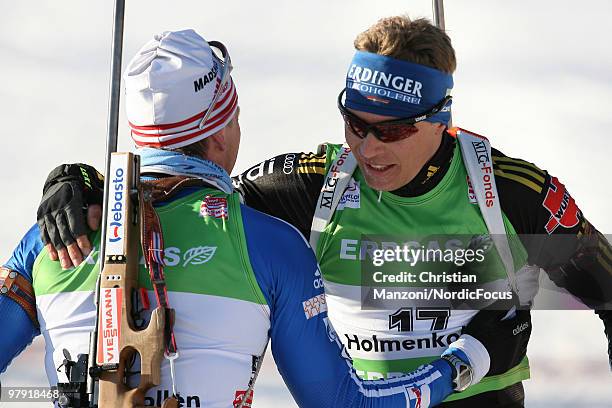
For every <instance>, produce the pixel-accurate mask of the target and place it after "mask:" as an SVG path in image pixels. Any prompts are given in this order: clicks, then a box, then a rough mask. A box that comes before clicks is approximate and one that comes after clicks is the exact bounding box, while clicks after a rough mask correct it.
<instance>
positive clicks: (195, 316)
mask: <svg viewBox="0 0 612 408" xmlns="http://www.w3.org/2000/svg"><path fill="white" fill-rule="evenodd" d="M211 46H212V47H215V48H218V49H220V50H221V51H222V54H223V57H224V59H223V60H222V59H220V58H218V57H217V56H216V55H215V54H214V52H213V51H212V49H211ZM230 70H231V62H230V59H229V54H228V53H227V51H226V50H225V47H224V46H223V45H222V44H221V43H217V42H212V41H211V42H210V43H207V42H206V41H205V40H204V39H203V38H202V37H200V36H199V35H198V34H196V33H195V32H194V31H193V30H184V31H176V32H164V33H162V34H160V35H157V36H155V38H154V39H153V40H151V41H150V42H148V43H147V44H146V45H145V46H144V47H143V48H141V49H140V51H139V52H138V54H137V55H136V56H135V57H134V58H133V59H132V60H131V62H130V63H129V65H128V67H127V70H126V72H125V75H124V80H125V85H126V108H127V118H128V120H129V121H130V126H131V127H132V132H133V133H132V134H133V137H134V141H135V142H136V144H137V146H139V149H137V153H138V154H139V155H140V158H141V168H140V174H141V177H142V183H143V184H144V185H146V186H149V187H148V188H150V189H151V191H153V192H157V193H156V194H155V196H156V197H158V199H156V201H155V202H154V204H155V205H156V206H157V207H156V210H155V211H156V212H157V214H158V217H159V220H160V223H161V230H162V239H160V238H159V235H156V236H151V239H149V238H148V236H147V235H145V234H146V233H143V236H147V239H146V242H154V244H150V245H156V247H155V248H154V249H155V250H156V252H155V254H157V255H154V256H147V261H146V263H147V264H149V263H151V262H156V263H157V264H158V265H160V266H161V267H163V268H164V269H165V284H164V286H163V288H167V294H166V293H165V292H166V290H165V289H164V290H161V291H160V289H159V288H160V286H159V281H160V279H159V278H158V276H159V275H156V279H155V282H154V283H155V290H153V286H152V283H151V278H150V277H149V274H148V273H147V271H146V269H145V265H144V264H145V259H144V258H143V260H142V261H141V264H142V267H141V270H140V275H139V281H140V286H141V287H144V288H147V289H148V292H145V293H148V295H143V299H142V302H139V304H141V305H142V307H144V308H145V309H147V307H146V306H145V305H147V304H148V303H149V301H148V300H147V299H148V298H149V297H153V296H155V297H156V298H157V300H158V304H160V305H162V304H164V303H168V304H169V305H168V306H169V307H172V308H173V309H174V311H175V319H173V320H174V321H175V324H174V325H173V326H171V327H170V335H169V336H168V337H167V339H168V340H169V342H170V343H171V347H172V348H169V349H170V350H178V352H177V353H176V354H175V355H176V357H177V358H176V359H175V360H174V367H175V368H174V369H173V370H170V369H169V361H167V360H163V363H162V384H161V385H160V386H158V387H154V388H152V389H151V390H149V391H148V393H147V395H146V398H145V400H144V401H142V402H141V403H140V404H144V405H146V406H153V405H155V406H159V405H161V403H162V402H163V401H164V399H165V398H167V397H168V396H169V395H170V394H171V393H172V390H175V389H176V390H177V394H178V395H177V398H178V400H179V403H180V404H181V406H188V407H218V408H226V407H235V408H236V407H243V406H244V407H250V406H251V404H252V401H253V386H254V381H255V379H256V377H257V373H258V371H259V368H260V366H261V360H262V358H263V355H264V352H265V349H266V346H267V343H268V339H271V342H272V353H273V355H274V358H275V360H276V363H277V365H278V368H279V371H280V373H281V375H282V377H283V379H284V381H285V382H286V384H287V386H288V387H289V389H290V391H291V393H292V395H293V397H294V398H295V400H296V402H297V403H298V405H299V406H302V407H310V408H321V407H329V408H335V407H349V406H350V407H353V406H354V407H409V408H417V407H420V408H425V407H428V406H435V405H437V404H438V403H440V402H441V401H442V400H443V399H444V398H446V397H447V396H448V395H449V394H451V393H452V392H453V388H452V382H453V370H455V369H456V368H455V367H459V368H461V369H462V370H465V372H469V370H470V369H471V368H470V362H471V358H470V350H467V349H466V350H463V349H462V346H461V345H458V346H457V347H456V348H454V349H452V350H446V351H443V353H442V352H441V353H440V354H441V356H439V358H438V359H434V360H432V361H427V363H426V364H424V365H422V366H420V367H418V368H416V367H415V370H411V372H410V373H408V374H407V375H405V376H402V377H399V378H394V379H392V380H384V381H365V380H363V379H361V378H359V377H358V376H357V374H356V372H355V370H354V369H353V367H352V365H351V361H350V359H349V357H348V356H347V354H346V351H345V350H344V346H343V345H342V343H341V342H340V341H339V340H338V336H337V335H336V334H335V332H334V330H333V328H332V326H331V324H329V321H328V318H327V309H326V302H325V296H324V293H323V288H322V286H320V285H316V284H313V282H314V283H317V282H318V281H319V279H320V276H321V275H320V272H319V269H318V266H317V262H316V259H315V257H314V254H313V252H312V250H311V249H310V246H309V245H308V242H307V241H306V240H305V239H304V237H303V236H302V235H301V234H300V233H299V232H298V231H297V230H296V229H295V228H293V227H292V226H291V225H289V224H287V223H286V222H284V221H282V220H279V219H275V218H273V217H270V216H268V215H265V214H263V213H260V212H258V211H256V210H254V209H251V208H249V207H247V206H245V205H243V204H241V203H240V199H239V194H238V193H237V192H235V191H234V189H233V187H232V180H231V178H230V176H229V174H228V173H229V172H230V171H231V170H232V168H233V167H234V163H235V161H236V155H237V153H238V146H239V143H240V126H239V124H238V114H239V109H238V97H237V92H236V87H235V85H234V82H233V80H232V78H231V76H230V75H229V72H230ZM207 107H209V108H207ZM203 108H204V111H202V109H203ZM162 147H163V149H161V148H162ZM69 167H70V166H69ZM73 167H74V166H73ZM77 170H78V172H79V174H86V175H87V179H88V181H87V185H89V186H91V187H92V188H93V186H98V187H97V188H100V187H99V186H100V177H99V176H98V175H96V173H95V171H94V172H92V173H87V171H88V170H87V168H85V167H79V168H78V169H77ZM81 170H82V171H83V172H84V173H81ZM62 171H67V172H68V173H66V174H65V175H64V176H63V178H62V179H61V180H64V181H66V180H69V179H71V176H70V175H69V172H70V170H69V169H68V168H63V169H59V170H58V172H62ZM81 177H83V176H81ZM123 182H124V181H123V180H122V177H121V175H120V174H115V175H114V176H113V180H112V181H111V185H112V186H114V187H117V186H118V185H119V184H120V183H123ZM58 186H59V188H64V187H62V186H61V185H59V184H57V183H55V184H54V185H53V186H52V187H50V188H54V187H58ZM64 186H65V185H64ZM170 192H171V193H170ZM158 194H159V196H158ZM61 216H62V217H63V216H64V213H63V212H62V215H61ZM67 216H68V217H70V215H67ZM119 221H120V220H119ZM111 225H112V224H111ZM155 225H157V224H155ZM152 228H155V226H148V227H146V228H145V231H149V230H152ZM42 234H43V236H45V232H43V233H42ZM109 234H111V236H112V234H113V232H112V229H111V230H109ZM89 239H91V240H92V242H93V243H94V246H98V245H99V240H100V234H99V233H95V232H94V233H92V234H90V235H89ZM162 242H163V244H161V243H162ZM160 245H161V246H160ZM160 251H161V255H160ZM143 253H145V254H149V253H150V252H149V250H147V251H143ZM97 254H98V251H97V250H94V251H92V252H91V253H90V254H89V256H88V258H87V259H86V260H85V262H83V263H81V264H80V265H79V266H78V267H76V268H73V269H68V270H63V269H62V267H61V266H60V263H59V262H57V261H53V260H52V259H51V256H50V253H49V252H48V251H47V250H46V249H45V247H44V245H43V241H42V240H41V231H40V230H39V227H38V226H37V225H36V226H34V227H33V228H31V229H30V231H29V232H28V233H27V234H26V235H25V237H24V238H23V240H22V241H21V242H20V243H19V245H18V247H17V249H16V250H15V251H14V253H13V256H12V257H11V258H10V260H9V261H8V262H7V263H6V264H4V266H3V267H2V268H1V269H0V287H1V288H2V291H1V292H0V294H1V296H0V316H1V317H2V318H3V319H4V320H5V321H6V322H10V323H7V324H6V325H5V326H4V327H3V329H2V330H1V331H0V344H2V348H3V352H2V353H1V355H0V372H3V371H4V370H5V369H6V368H7V366H8V364H9V363H10V361H11V360H12V358H13V357H14V356H16V355H17V354H18V353H19V352H21V351H22V350H23V349H24V348H25V347H26V346H27V345H28V344H29V343H31V341H32V339H33V338H34V337H35V336H36V335H38V334H42V335H43V336H44V338H45V345H46V355H45V367H46V371H47V376H48V379H49V383H50V384H51V386H56V385H57V384H58V382H59V383H66V382H68V378H66V374H65V373H64V372H63V371H62V370H60V369H58V367H61V366H63V365H65V364H64V363H63V361H64V359H65V355H66V354H65V351H66V350H67V351H68V352H69V353H70V355H71V356H75V357H76V356H78V355H79V354H86V353H87V352H88V349H89V348H88V342H89V334H90V332H91V331H92V329H93V326H94V322H95V317H96V313H95V306H94V302H93V296H94V289H95V282H96V277H97V276H98V264H97V259H96V257H97ZM161 280H163V276H162V279H161ZM5 289H6V290H5ZM160 293H161V294H160ZM160 299H161V300H160ZM139 309H140V308H139ZM141 312H142V313H141V315H140V316H132V317H133V319H134V321H135V322H136V321H140V320H145V321H146V320H147V319H148V316H150V312H151V308H148V310H141ZM108 347H111V346H108ZM112 352H113V350H112V349H111V350H110V351H109V353H112ZM115 352H116V351H115ZM105 355H106V353H105ZM126 371H131V372H137V371H138V366H137V365H136V366H135V367H133V368H130V369H129V370H126ZM131 379H132V377H130V378H128V379H127V381H128V383H130V382H131ZM137 405H139V404H137Z"/></svg>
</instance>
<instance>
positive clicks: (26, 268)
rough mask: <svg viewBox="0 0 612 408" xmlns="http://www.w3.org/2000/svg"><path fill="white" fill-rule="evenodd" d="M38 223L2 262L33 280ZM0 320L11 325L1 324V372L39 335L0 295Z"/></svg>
mask: <svg viewBox="0 0 612 408" xmlns="http://www.w3.org/2000/svg"><path fill="white" fill-rule="evenodd" d="M42 249H43V243H42V241H41V239H40V233H39V230H38V226H36V225H35V226H33V227H32V228H30V230H29V231H28V232H27V233H26V234H25V236H24V237H23V239H22V240H21V242H19V245H17V248H15V250H14V251H13V254H12V256H11V258H10V259H9V260H8V261H7V262H6V263H5V264H4V267H5V268H8V269H11V270H13V271H15V272H18V273H19V274H21V275H22V276H23V277H25V278H26V279H27V280H29V281H30V282H32V269H33V267H34V261H35V260H36V257H37V256H38V254H39V253H40V251H42ZM0 319H2V320H4V321H5V322H10V324H4V325H3V326H2V330H0V345H2V352H1V353H0V373H3V372H4V371H5V370H6V368H7V367H8V365H9V364H10V362H11V361H12V360H13V358H15V357H16V356H17V355H18V354H19V353H21V352H22V351H23V349H25V348H26V347H27V346H28V345H29V344H30V343H32V340H33V339H34V337H36V336H37V335H39V334H40V332H39V330H38V329H37V328H36V327H35V326H34V324H33V323H32V321H31V320H30V318H29V316H28V315H27V313H26V312H25V311H24V310H23V308H22V307H21V306H20V305H19V304H17V302H15V301H14V300H13V299H10V298H9V297H7V296H1V295H0Z"/></svg>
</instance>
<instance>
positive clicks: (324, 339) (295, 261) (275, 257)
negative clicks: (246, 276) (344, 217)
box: [243, 207, 452, 408]
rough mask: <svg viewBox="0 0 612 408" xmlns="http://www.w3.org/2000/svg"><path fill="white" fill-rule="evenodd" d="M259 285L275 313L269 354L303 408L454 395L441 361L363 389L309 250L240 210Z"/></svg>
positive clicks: (278, 226)
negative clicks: (334, 325) (329, 314)
mask: <svg viewBox="0 0 612 408" xmlns="http://www.w3.org/2000/svg"><path fill="white" fill-rule="evenodd" d="M243 218H244V227H245V235H246V237H247V246H248V250H249V256H250V258H251V263H252V265H253V269H254V272H255V276H256V279H257V281H258V283H259V285H260V287H261V288H262V291H263V293H264V296H265V297H266V300H267V302H268V304H269V305H270V311H271V329H270V337H271V340H272V353H273V355H274V360H275V361H276V364H277V366H278V369H279V371H280V374H281V375H282V377H283V379H284V381H285V383H286V384H287V387H288V388H289V390H290V391H291V394H292V395H293V398H294V399H295V401H296V402H297V404H298V405H299V406H300V407H308V408H309V407H312V408H314V407H316V408H322V407H330V408H331V407H349V406H350V407H366V406H367V407H417V406H418V407H422V408H425V407H428V406H434V405H437V404H439V403H440V402H441V401H442V400H443V399H444V398H446V397H447V396H448V395H449V394H450V393H451V392H452V387H451V368H450V365H449V364H448V363H447V362H445V361H443V360H436V361H434V362H432V363H431V364H428V365H425V366H421V367H419V368H418V369H417V370H415V371H414V372H412V373H410V374H407V375H405V376H402V377H396V378H392V379H388V380H376V381H365V380H362V379H360V378H359V377H358V376H357V374H356V373H355V371H354V370H353V368H352V363H351V360H350V358H349V356H348V354H347V353H346V350H344V347H343V346H342V343H341V342H340V341H339V339H338V337H337V336H336V334H335V332H334V330H333V328H332V327H331V324H330V323H329V321H328V319H327V307H326V303H325V297H324V294H323V285H322V280H321V275H320V272H319V269H318V265H317V262H316V259H315V256H314V254H313V252H312V250H311V249H310V246H309V245H308V243H307V242H306V240H305V239H304V238H303V236H302V235H301V234H300V233H299V232H297V230H296V229H294V228H293V227H292V226H290V225H289V224H286V223H285V222H284V221H281V220H278V219H273V218H271V217H269V216H266V215H264V214H261V213H259V212H257V211H255V210H252V209H249V208H247V207H243Z"/></svg>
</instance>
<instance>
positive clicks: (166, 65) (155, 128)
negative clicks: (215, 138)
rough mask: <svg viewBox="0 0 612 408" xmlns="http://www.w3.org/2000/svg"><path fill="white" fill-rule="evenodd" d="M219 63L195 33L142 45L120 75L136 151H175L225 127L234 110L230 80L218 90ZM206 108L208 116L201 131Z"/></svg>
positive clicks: (160, 37) (161, 36)
mask: <svg viewBox="0 0 612 408" xmlns="http://www.w3.org/2000/svg"><path fill="white" fill-rule="evenodd" d="M222 71H223V62H222V61H221V60H220V59H219V58H218V57H217V56H216V55H215V54H214V52H213V51H212V49H211V48H210V46H209V44H208V43H207V42H206V40H204V39H203V38H202V37H201V36H199V35H198V34H197V33H196V32H195V31H194V30H182V31H165V32H163V33H161V34H158V35H156V36H155V37H154V38H153V40H151V41H149V42H148V43H147V44H145V45H144V46H143V47H142V48H141V49H140V50H139V51H138V53H137V54H136V56H135V57H134V58H132V60H131V61H130V63H129V64H128V67H127V69H126V70H125V73H124V81H125V99H126V111H127V118H128V121H129V125H130V128H131V130H132V139H133V140H134V142H135V143H136V145H137V146H138V147H145V146H146V147H154V148H162V149H175V148H178V147H183V146H187V145H189V144H192V143H195V142H197V141H199V140H202V139H204V138H206V137H208V136H210V135H212V134H214V133H216V132H218V131H219V130H221V129H223V128H224V127H225V126H226V125H227V124H228V123H229V122H230V121H231V119H232V118H233V116H234V114H235V113H236V110H237V109H238V95H237V93H236V87H235V86H234V82H233V80H232V79H231V77H230V78H229V80H228V81H227V82H226V83H225V85H224V86H223V89H221V90H220V92H221V95H219V97H218V98H217V101H216V102H215V104H214V106H212V107H211V106H210V104H211V102H212V101H213V98H214V96H215V93H216V92H218V88H219V86H220V85H221V72H222ZM208 109H212V112H211V113H210V115H209V116H208V118H207V119H206V122H205V123H204V126H203V127H202V128H200V127H199V124H200V122H201V121H202V118H203V117H204V116H205V115H206V113H207V111H208Z"/></svg>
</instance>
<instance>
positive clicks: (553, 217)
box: [542, 177, 580, 234]
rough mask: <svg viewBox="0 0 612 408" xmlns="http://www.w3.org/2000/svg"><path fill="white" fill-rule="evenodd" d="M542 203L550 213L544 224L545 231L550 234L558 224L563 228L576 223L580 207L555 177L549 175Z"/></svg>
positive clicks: (573, 225)
mask: <svg viewBox="0 0 612 408" xmlns="http://www.w3.org/2000/svg"><path fill="white" fill-rule="evenodd" d="M542 205H543V206H544V208H546V209H547V210H548V212H549V213H550V218H549V219H548V222H547V223H546V225H545V226H544V228H545V229H546V232H547V233H549V234H552V233H553V232H554V231H555V230H556V229H557V227H558V226H559V225H561V226H562V227H564V228H573V227H575V226H576V225H578V222H579V217H580V209H579V208H578V206H577V205H576V202H575V201H574V199H573V198H572V196H570V194H569V192H568V191H567V189H566V188H565V186H564V185H563V184H562V183H561V182H560V181H559V180H558V179H557V178H556V177H551V179H550V185H549V186H548V191H547V192H546V197H545V198H544V202H543V203H542Z"/></svg>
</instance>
